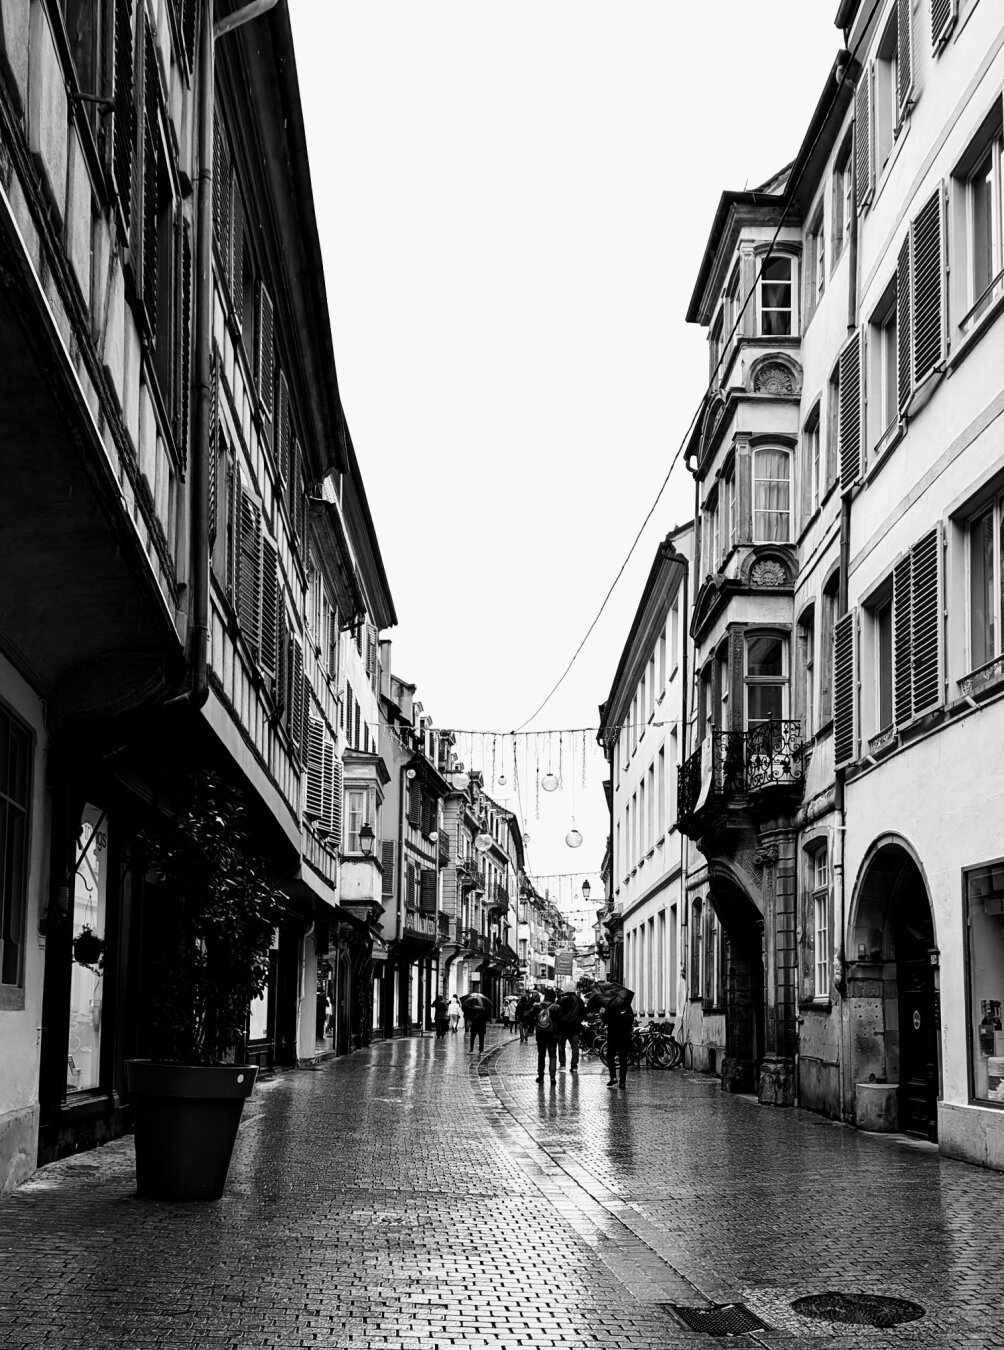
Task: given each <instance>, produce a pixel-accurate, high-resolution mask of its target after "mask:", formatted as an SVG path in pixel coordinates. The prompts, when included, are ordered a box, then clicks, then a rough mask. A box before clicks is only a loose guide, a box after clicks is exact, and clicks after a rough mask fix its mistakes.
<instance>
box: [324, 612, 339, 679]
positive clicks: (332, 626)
mask: <svg viewBox="0 0 1004 1350" xmlns="http://www.w3.org/2000/svg"><path fill="white" fill-rule="evenodd" d="M338 642H339V633H338V611H337V610H335V609H331V608H329V609H328V653H327V655H328V674H329V675H330V676H331V678H332V679H336V678H337V676H338Z"/></svg>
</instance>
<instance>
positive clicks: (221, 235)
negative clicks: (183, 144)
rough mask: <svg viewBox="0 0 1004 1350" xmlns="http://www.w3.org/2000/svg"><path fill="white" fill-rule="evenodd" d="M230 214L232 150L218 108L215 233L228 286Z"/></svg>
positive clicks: (215, 124)
mask: <svg viewBox="0 0 1004 1350" xmlns="http://www.w3.org/2000/svg"><path fill="white" fill-rule="evenodd" d="M230 216H231V210H230V151H229V148H228V147H227V142H226V137H225V134H224V131H223V128H222V126H221V125H220V114H219V109H217V110H216V119H215V122H214V124H213V234H214V236H215V238H216V245H217V247H218V248H219V250H220V258H221V259H222V262H223V280H224V281H225V283H226V285H227V286H229V285H230Z"/></svg>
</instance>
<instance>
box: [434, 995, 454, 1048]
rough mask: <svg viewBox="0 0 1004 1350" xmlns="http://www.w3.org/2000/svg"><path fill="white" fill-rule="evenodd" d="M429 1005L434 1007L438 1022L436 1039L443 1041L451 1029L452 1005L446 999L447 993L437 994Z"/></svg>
mask: <svg viewBox="0 0 1004 1350" xmlns="http://www.w3.org/2000/svg"><path fill="white" fill-rule="evenodd" d="M429 1006H430V1007H431V1008H432V1016H433V1020H434V1022H435V1024H436V1040H437V1041H441V1040H442V1039H443V1037H444V1036H445V1035H446V1033H447V1031H449V1029H450V1005H449V1003H448V1002H447V1001H446V995H445V994H437V995H436V997H435V998H434V999H433V1000H432V1002H431V1004H430V1005H429Z"/></svg>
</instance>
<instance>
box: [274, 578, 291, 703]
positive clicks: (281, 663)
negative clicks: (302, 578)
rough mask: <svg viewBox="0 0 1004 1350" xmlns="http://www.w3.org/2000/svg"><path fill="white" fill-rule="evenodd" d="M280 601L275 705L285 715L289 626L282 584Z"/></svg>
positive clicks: (287, 698) (287, 689)
mask: <svg viewBox="0 0 1004 1350" xmlns="http://www.w3.org/2000/svg"><path fill="white" fill-rule="evenodd" d="M279 592H280V601H279V625H278V627H279V632H278V638H277V647H278V651H277V654H276V666H277V670H276V681H275V703H276V708H277V709H278V710H279V712H280V713H281V714H285V711H286V708H287V706H288V702H289V650H290V641H289V624H288V623H287V620H286V606H285V604H284V603H283V602H282V587H281V584H280V588H279Z"/></svg>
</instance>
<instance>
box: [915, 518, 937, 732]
mask: <svg viewBox="0 0 1004 1350" xmlns="http://www.w3.org/2000/svg"><path fill="white" fill-rule="evenodd" d="M910 553H911V562H912V568H911V570H912V579H911V580H912V585H911V598H912V603H911V623H912V630H913V631H912V645H913V713H914V716H915V717H916V716H917V715H918V714H919V713H922V712H927V711H928V710H929V709H930V708H934V707H937V706H938V704H939V703H940V702H941V694H942V686H941V586H940V573H941V530H940V528H938V527H936V528H935V529H933V530H931V531H929V532H928V533H927V534H925V535H924V537H923V538H922V539H920V540H919V541H918V542H917V543H916V544H915V545H914V546H913V548H912V549H911V551H910Z"/></svg>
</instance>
